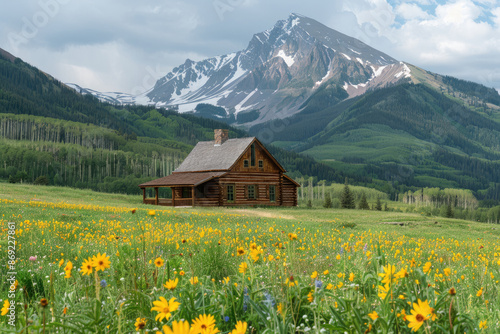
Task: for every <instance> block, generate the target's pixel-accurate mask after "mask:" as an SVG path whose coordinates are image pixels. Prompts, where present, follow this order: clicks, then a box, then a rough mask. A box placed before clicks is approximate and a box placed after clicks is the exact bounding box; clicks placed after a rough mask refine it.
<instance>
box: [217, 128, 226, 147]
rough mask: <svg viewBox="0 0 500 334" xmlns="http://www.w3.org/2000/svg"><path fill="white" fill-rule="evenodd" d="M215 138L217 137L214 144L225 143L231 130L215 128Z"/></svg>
mask: <svg viewBox="0 0 500 334" xmlns="http://www.w3.org/2000/svg"><path fill="white" fill-rule="evenodd" d="M214 139H215V144H214V146H220V145H222V144H224V142H225V141H226V140H228V139H229V130H224V129H215V130H214Z"/></svg>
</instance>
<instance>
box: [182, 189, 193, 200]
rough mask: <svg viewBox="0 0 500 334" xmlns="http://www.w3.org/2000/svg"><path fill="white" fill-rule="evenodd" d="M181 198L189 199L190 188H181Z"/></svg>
mask: <svg viewBox="0 0 500 334" xmlns="http://www.w3.org/2000/svg"><path fill="white" fill-rule="evenodd" d="M182 198H191V188H188V187H182Z"/></svg>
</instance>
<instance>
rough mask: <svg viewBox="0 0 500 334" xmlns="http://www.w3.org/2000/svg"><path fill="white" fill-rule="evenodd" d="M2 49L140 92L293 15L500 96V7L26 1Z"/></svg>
mask: <svg viewBox="0 0 500 334" xmlns="http://www.w3.org/2000/svg"><path fill="white" fill-rule="evenodd" d="M1 6H2V10H1V11H0V29H1V31H2V34H0V48H3V49H5V50H7V51H9V52H11V53H13V54H14V55H16V56H18V57H20V58H22V59H24V60H25V61H27V62H29V63H30V64H32V65H34V66H37V67H38V68H40V69H42V70H43V71H45V72H47V73H50V74H51V75H53V76H55V77H56V78H58V79H59V80H61V81H63V82H67V83H76V84H79V85H80V86H83V87H87V88H92V89H96V90H99V91H105V92H106V91H118V92H125V93H139V92H141V91H145V90H147V89H149V88H150V87H151V86H153V85H154V83H155V81H156V79H158V78H159V77H161V76H163V75H165V74H167V73H168V72H169V71H170V70H171V69H172V68H174V67H175V66H177V65H180V64H182V63H183V62H184V61H185V59H186V58H190V59H193V60H201V59H203V58H205V57H211V56H215V55H221V54H226V53H230V52H233V51H238V50H241V49H244V48H245V47H246V46H247V44H248V42H249V41H250V39H251V37H252V35H253V34H254V33H257V32H261V31H263V30H266V29H268V28H271V27H272V26H273V25H274V24H275V22H276V21H277V20H280V19H285V18H287V17H288V15H289V14H290V13H292V12H293V13H298V14H302V15H305V16H309V17H311V18H313V19H315V20H317V21H320V22H322V23H323V24H325V25H327V26H329V27H331V28H333V29H336V30H338V31H340V32H342V33H345V34H347V35H350V36H353V37H356V38H358V39H360V40H362V41H363V42H365V43H367V44H369V45H370V46H372V47H374V48H376V49H378V50H380V51H383V52H385V53H387V54H389V55H391V56H392V57H394V58H396V59H399V60H403V61H406V62H409V63H411V64H414V65H417V66H420V67H423V68H425V69H427V70H430V71H433V72H437V73H441V74H447V75H453V76H456V77H459V78H463V79H467V80H472V81H475V82H479V83H482V84H484V85H486V86H488V87H495V88H497V89H500V3H499V1H498V0H475V1H473V0H456V1H443V0H334V1H332V0H310V1H307V2H306V1H303V0H267V1H264V0H190V1H181V0H142V1H137V0H106V1H102V0H23V1H8V2H7V3H5V2H4V3H2V5H1Z"/></svg>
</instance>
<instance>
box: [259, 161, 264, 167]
mask: <svg viewBox="0 0 500 334" xmlns="http://www.w3.org/2000/svg"><path fill="white" fill-rule="evenodd" d="M259 168H264V161H263V160H259Z"/></svg>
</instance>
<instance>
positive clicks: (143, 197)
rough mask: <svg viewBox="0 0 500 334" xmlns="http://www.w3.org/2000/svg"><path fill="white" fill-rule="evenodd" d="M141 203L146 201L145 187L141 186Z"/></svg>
mask: <svg viewBox="0 0 500 334" xmlns="http://www.w3.org/2000/svg"><path fill="white" fill-rule="evenodd" d="M142 203H146V188H142Z"/></svg>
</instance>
